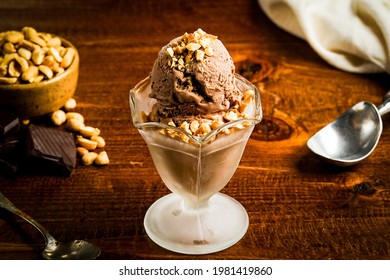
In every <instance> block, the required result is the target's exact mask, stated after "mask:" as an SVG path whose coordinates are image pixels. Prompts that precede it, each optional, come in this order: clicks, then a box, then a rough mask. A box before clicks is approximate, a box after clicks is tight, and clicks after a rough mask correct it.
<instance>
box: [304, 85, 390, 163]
mask: <svg viewBox="0 0 390 280" xmlns="http://www.w3.org/2000/svg"><path fill="white" fill-rule="evenodd" d="M388 112H390V91H389V92H388V93H387V94H386V95H385V97H384V99H383V103H382V104H381V105H379V106H378V107H376V106H375V105H374V104H372V103H371V102H367V101H363V102H360V103H357V104H356V105H355V106H353V107H352V108H351V109H349V110H348V111H347V112H345V113H344V114H342V115H341V116H340V117H339V118H338V119H336V120H335V121H333V122H332V123H330V124H328V125H327V126H325V127H324V128H323V129H321V130H320V131H318V132H317V133H316V134H314V135H313V136H312V137H311V138H310V139H309V140H308V141H307V146H308V147H309V149H310V150H311V151H312V152H313V153H314V154H316V155H318V156H319V157H320V158H322V159H324V160H325V161H327V162H328V163H331V164H334V165H338V166H349V165H353V164H356V163H358V162H360V161H362V160H363V159H365V158H366V157H367V156H369V155H370V154H371V152H372V151H373V150H374V149H375V147H376V145H377V144H378V141H379V138H380V136H381V133H382V127H383V125H382V119H381V116H383V115H384V114H386V113H388Z"/></svg>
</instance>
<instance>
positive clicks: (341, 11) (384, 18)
mask: <svg viewBox="0 0 390 280" xmlns="http://www.w3.org/2000/svg"><path fill="white" fill-rule="evenodd" d="M258 2H259V4H260V7H261V8H262V9H263V11H264V12H265V13H266V15H267V16H268V17H269V18H270V19H271V20H272V21H273V22H274V23H275V24H276V25H278V26H279V27H281V28H283V29H284V30H286V31H288V32H290V33H292V34H294V35H295V36H298V37H300V38H302V39H304V40H306V41H307V42H308V43H309V44H310V46H311V47H312V48H313V49H314V50H315V51H316V52H317V53H318V54H319V55H320V56H321V57H322V58H323V59H324V60H325V61H327V62H328V63H329V64H331V65H333V66H335V67H337V68H340V69H342V70H344V71H349V72H354V73H376V72H384V71H385V72H388V73H390V0H258Z"/></svg>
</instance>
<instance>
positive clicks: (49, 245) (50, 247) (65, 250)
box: [0, 192, 101, 260]
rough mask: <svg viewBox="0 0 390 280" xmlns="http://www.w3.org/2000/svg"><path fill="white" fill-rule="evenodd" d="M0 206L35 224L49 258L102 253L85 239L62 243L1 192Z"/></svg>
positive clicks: (83, 257)
mask: <svg viewBox="0 0 390 280" xmlns="http://www.w3.org/2000/svg"><path fill="white" fill-rule="evenodd" d="M0 207H2V208H4V209H6V210H8V211H10V212H12V213H14V214H16V215H18V216H19V217H21V218H23V219H24V220H25V221H27V222H29V223H30V224H31V225H33V226H34V227H35V228H36V229H37V230H39V232H40V233H42V235H43V237H44V238H45V242H46V248H45V250H44V251H43V252H42V256H43V257H44V258H45V259H47V260H92V259H96V258H97V257H98V256H99V255H100V252H101V251H100V248H99V247H97V246H96V245H93V244H91V243H89V242H86V241H84V240H75V241H72V242H69V243H60V242H58V241H57V240H55V239H54V237H53V236H51V235H50V233H49V232H48V231H47V230H46V229H45V228H44V227H43V226H42V225H41V224H39V223H38V222H37V221H35V220H34V219H33V218H31V217H30V216H29V215H28V214H26V213H24V212H23V211H22V210H20V209H18V208H17V207H16V206H15V205H14V204H13V203H12V202H11V201H10V200H8V198H6V197H5V196H4V195H3V194H2V193H1V192H0Z"/></svg>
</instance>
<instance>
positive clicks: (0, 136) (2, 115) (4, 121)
mask: <svg viewBox="0 0 390 280" xmlns="http://www.w3.org/2000/svg"><path fill="white" fill-rule="evenodd" d="M19 127H20V122H19V118H18V116H17V115H16V114H15V113H13V112H11V111H8V110H7V109H4V108H2V107H1V108H0V141H1V140H4V139H5V138H7V137H9V136H11V135H12V134H14V133H15V132H17V131H18V130H19Z"/></svg>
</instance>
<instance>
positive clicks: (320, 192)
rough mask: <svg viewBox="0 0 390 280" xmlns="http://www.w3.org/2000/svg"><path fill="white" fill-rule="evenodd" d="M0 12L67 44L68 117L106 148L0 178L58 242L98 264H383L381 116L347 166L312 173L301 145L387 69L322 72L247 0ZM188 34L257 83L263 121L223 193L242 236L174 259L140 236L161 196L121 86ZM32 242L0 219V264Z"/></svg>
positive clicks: (386, 250)
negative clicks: (96, 254)
mask: <svg viewBox="0 0 390 280" xmlns="http://www.w3.org/2000/svg"><path fill="white" fill-rule="evenodd" d="M0 18H1V19H2V20H1V21H0V30H10V29H20V28H21V27H23V26H26V25H29V26H34V27H35V28H37V29H38V30H41V31H46V32H51V33H55V34H59V35H61V36H63V37H65V38H67V39H68V40H70V41H71V42H73V43H74V44H75V45H76V47H77V48H78V50H79V53H80V61H81V64H80V77H79V84H78V88H77V92H76V99H77V101H78V104H79V105H78V111H79V112H80V113H82V114H83V115H84V116H85V118H86V121H87V122H88V124H90V125H92V126H96V127H99V128H100V129H101V130H102V133H103V135H104V137H105V139H106V142H107V148H106V150H107V152H108V154H109V156H110V160H111V163H110V165H108V166H105V167H101V168H98V167H93V166H81V165H78V166H77V168H76V170H75V172H74V174H72V176H71V177H70V178H61V177H55V176H48V175H34V174H30V175H25V176H20V177H17V178H9V177H7V176H4V175H0V188H1V191H2V192H3V193H4V194H5V195H6V196H7V197H9V198H10V199H11V200H12V201H13V202H14V203H15V204H16V205H18V206H19V207H21V208H22V209H24V210H25V211H26V212H28V213H29V214H31V215H32V216H33V217H34V218H35V219H36V220H38V221H39V222H41V223H42V224H43V225H45V226H46V227H47V228H48V229H49V230H50V232H52V233H53V235H54V236H56V237H57V238H58V239H60V240H71V239H77V238H85V239H88V240H90V241H92V242H94V243H96V244H98V245H99V246H100V247H101V248H102V255H101V259H237V258H239V259H389V258H390V241H389V240H390V185H389V182H390V172H389V171H390V128H389V123H390V122H389V121H390V119H389V116H385V117H384V119H383V120H384V122H383V123H384V130H383V134H382V138H381V140H380V142H379V144H378V147H377V149H376V150H375V151H374V153H373V154H372V155H371V156H370V157H369V158H368V159H366V160H365V161H364V162H362V163H361V164H359V165H357V166H354V167H350V168H343V169H341V168H334V167H330V166H327V165H324V164H323V163H322V162H320V161H319V160H318V159H317V158H315V157H314V156H313V155H312V154H311V153H310V152H309V151H308V149H307V148H306V141H307V139H308V138H309V137H310V136H311V135H312V134H314V133H315V132H316V131H317V130H318V129H320V128H321V127H323V126H324V125H326V124H327V123H329V122H330V121H332V120H333V119H334V118H336V117H337V116H338V115H339V114H341V113H342V112H344V111H345V110H346V109H347V108H349V107H350V106H352V105H353V104H355V103H357V102H359V101H361V100H369V101H372V102H374V103H376V104H379V103H380V102H381V98H382V96H383V95H384V94H385V92H386V91H388V90H389V89H390V78H389V75H388V74H376V75H355V74H350V73H345V72H342V71H340V70H337V69H334V68H332V67H331V66H329V65H327V64H326V63H325V62H324V61H322V60H321V59H320V58H319V57H318V56H317V55H316V54H315V53H314V52H313V51H312V50H311V49H310V48H309V46H308V45H307V44H306V43H305V42H304V41H302V40H300V39H297V38H295V37H293V36H291V35H290V34H287V33H286V32H284V31H282V30H280V29H278V28H277V27H276V26H275V25H273V24H272V23H271V22H270V21H269V20H268V19H267V18H266V16H265V15H264V14H263V13H262V12H261V10H260V9H259V7H258V5H257V2H256V1H255V0H252V1H249V0H248V1H244V0H243V1H232V0H227V1H214V2H213V1H204V0H198V1H192V2H191V1H152V0H143V1H104V0H98V1H71V0H66V1H49V0H47V1H25V0H20V1H10V0H3V1H1V2H0ZM198 27H201V28H203V29H204V30H205V31H207V32H209V33H211V34H216V35H218V36H219V38H220V39H221V40H222V41H223V42H224V43H225V44H226V46H227V48H228V50H229V51H230V52H231V55H232V56H233V58H234V60H235V62H236V66H237V71H238V72H239V73H241V74H243V75H245V76H246V77H248V78H249V79H250V80H251V81H252V82H253V83H255V84H256V85H257V86H258V87H259V88H261V89H263V90H262V102H263V109H264V121H263V122H262V123H260V124H259V125H257V126H256V128H255V131H254V133H253V135H252V136H251V139H250V140H249V142H248V145H247V148H246V150H245V153H244V156H243V158H242V161H241V163H240V166H239V168H238V169H237V172H236V173H235V175H234V177H233V179H232V180H231V181H230V182H229V184H228V185H227V187H226V188H224V189H223V192H224V193H227V194H229V195H231V196H233V197H235V198H236V199H237V200H239V201H240V202H241V203H242V204H243V205H244V206H245V208H246V209H247V211H248V213H249V218H250V227H249V230H248V232H247V234H246V235H245V237H244V238H243V239H242V240H241V241H240V242H239V243H238V244H236V245H235V246H233V247H231V248H229V249H227V250H225V251H222V252H219V253H215V254H211V255H204V256H186V255H181V254H175V253H171V252H168V251H166V250H164V249H162V248H160V247H159V246H157V245H155V244H154V243H153V242H152V241H151V240H150V239H149V238H148V237H147V236H146V234H145V230H144V228H143V216H144V214H145V212H146V210H147V208H148V207H149V206H150V205H151V204H152V203H153V202H154V201H155V200H156V199H158V198H159V197H161V196H163V195H164V194H167V193H168V190H167V189H166V188H165V186H164V184H163V183H162V181H161V179H160V177H159V176H158V174H157V172H156V170H155V168H154V166H153V163H152V161H151V158H150V156H149V153H148V151H147V147H146V144H145V143H144V141H143V140H142V138H141V136H140V135H139V133H138V132H137V130H136V129H135V128H134V126H133V125H132V122H131V119H130V111H129V107H128V92H129V90H130V89H131V88H132V87H133V86H134V85H135V84H136V83H137V82H138V81H140V80H141V79H143V78H144V77H146V76H147V75H148V74H149V72H150V70H151V67H152V64H153V61H154V59H155V58H156V55H157V52H158V51H159V49H160V48H161V47H162V46H163V45H164V44H166V43H167V42H168V41H169V40H171V39H172V38H174V37H176V36H179V35H181V34H182V33H184V32H186V31H188V32H191V31H194V30H195V29H197V28H198ZM42 243H43V240H42V238H41V237H40V236H39V233H37V232H36V231H35V230H34V229H33V228H32V227H31V226H29V225H26V223H25V222H23V221H21V220H20V219H18V218H16V217H15V216H12V215H11V214H8V213H5V212H4V211H0V259H37V258H40V252H41V246H42V245H43V244H42Z"/></svg>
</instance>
